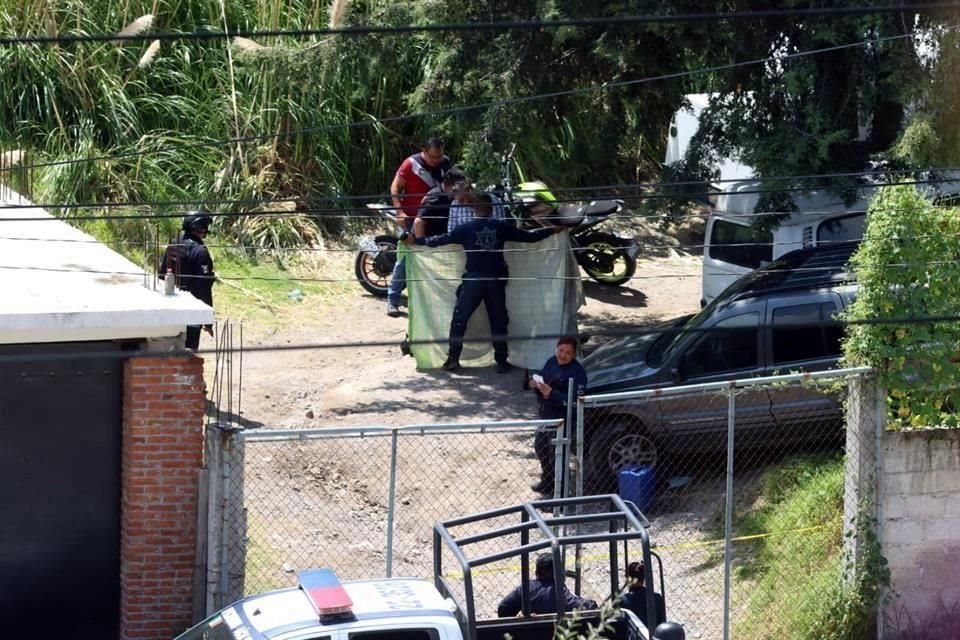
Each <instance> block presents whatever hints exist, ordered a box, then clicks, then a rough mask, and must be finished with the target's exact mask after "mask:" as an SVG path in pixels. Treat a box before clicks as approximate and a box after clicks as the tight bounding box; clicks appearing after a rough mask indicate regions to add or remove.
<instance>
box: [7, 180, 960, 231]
mask: <svg viewBox="0 0 960 640" xmlns="http://www.w3.org/2000/svg"><path fill="white" fill-rule="evenodd" d="M944 182H950V183H953V182H960V181H958V180H937V179H930V180H901V181H897V182H886V183H878V184H871V185H863V186H861V187H860V188H869V189H875V190H879V189H881V188H883V187H896V186H921V185H935V184H942V183H944ZM664 184H667V185H669V183H664ZM603 188H604V187H593V188H591V187H581V188H579V189H580V190H582V191H590V190H592V189H603ZM957 189H958V192H957V193H952V192H951V193H945V194H943V195H945V196H946V197H948V198H960V185H958V186H957ZM818 190H828V189H827V188H825V187H785V188H779V189H744V190H740V191H730V192H723V193H724V194H726V195H731V196H739V195H755V194H766V193H786V192H802V191H818ZM716 193H717V192H705V193H703V194H700V195H703V196H712V195H715V194H716ZM693 195H694V194H676V195H672V194H655V193H650V194H618V195H617V196H616V198H611V199H616V200H620V201H622V202H623V203H625V204H627V203H631V202H643V201H646V200H655V199H663V198H667V199H674V198H679V199H687V198H692V196H693ZM359 197H361V198H368V197H372V196H359ZM317 199H329V200H336V199H339V198H338V197H325V198H317ZM590 199H595V198H586V200H590ZM555 201H556V203H557V204H581V203H583V202H584V199H583V198H578V199H569V200H568V199H563V198H556V199H555ZM211 202H213V201H211ZM222 202H230V201H222ZM234 202H249V203H252V204H260V205H265V204H279V203H291V204H296V203H302V202H303V199H298V198H292V199H291V198H284V199H279V200H259V201H234ZM190 204H193V205H195V203H190ZM168 205H171V203H169V202H163V201H143V202H139V203H138V202H120V203H104V204H91V203H61V204H57V203H44V204H31V205H28V204H10V205H6V204H4V205H2V207H0V208H3V209H9V210H26V211H29V210H32V209H44V210H46V209H61V210H67V211H76V210H84V209H122V208H129V209H135V210H138V211H141V213H136V214H97V215H92V216H63V217H60V216H0V222H2V221H9V222H31V221H37V222H42V221H53V220H57V221H64V220H66V221H69V220H162V219H177V218H181V217H183V215H184V213H183V211H179V212H168V211H165V210H162V209H152V207H156V206H164V207H166V206H168ZM500 205H502V206H504V207H508V208H509V207H510V206H511V203H510V202H506V201H503V202H500ZM453 206H456V205H453V204H451V205H450V207H453ZM939 206H945V207H951V206H953V205H952V204H951V203H949V202H948V203H947V204H944V205H939ZM145 207H151V209H149V210H148V212H143V209H144V208H145ZM388 208H389V209H392V208H393V207H392V206H390V207H388ZM344 211H357V212H361V213H344ZM843 212H847V213H864V212H865V210H860V209H845V210H837V209H823V210H796V211H787V210H782V211H754V212H750V213H739V212H731V213H729V215H741V216H744V217H761V216H783V215H790V214H810V215H815V214H830V213H843ZM204 215H208V216H210V217H211V218H224V219H235V218H248V217H270V218H289V217H302V216H311V215H312V216H317V217H322V218H325V219H343V220H352V219H369V218H377V217H380V215H381V214H379V213H378V211H377V210H374V209H370V208H369V207H358V206H351V207H345V208H344V207H310V206H307V207H302V208H300V209H298V210H296V211H274V210H258V209H254V210H249V211H230V212H215V211H204ZM653 216H658V217H666V218H672V219H676V218H683V217H688V216H692V217H700V215H699V214H696V213H681V214H672V213H670V214H652V215H651V214H641V213H621V214H617V215H613V216H610V217H611V218H628V219H629V218H634V217H653Z"/></svg>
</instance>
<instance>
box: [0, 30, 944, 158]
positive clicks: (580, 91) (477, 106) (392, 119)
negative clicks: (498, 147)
mask: <svg viewBox="0 0 960 640" xmlns="http://www.w3.org/2000/svg"><path fill="white" fill-rule="evenodd" d="M958 28H960V25H952V26H948V27H944V28H943V29H941V31H944V32H945V31H953V30H956V29H958ZM917 35H918V34H917V33H916V32H910V33H905V34H897V35H893V36H883V37H879V38H868V39H866V40H860V41H857V42H853V43H848V44H840V45H833V46H829V47H821V48H819V49H810V50H807V51H798V52H794V53H785V54H779V55H776V56H769V57H766V58H756V59H753V60H745V61H743V62H731V63H727V64H720V65H715V66H712V67H704V68H701V69H693V70H689V71H677V72H674V73H666V74H661V75H658V76H648V77H646V78H639V79H636V80H618V81H614V82H604V83H602V84H599V85H591V86H588V87H580V88H577V89H567V90H564V91H553V92H549V93H541V94H534V95H530V96H522V97H517V98H504V99H502V100H491V101H488V102H480V103H474V104H470V105H464V106H459V107H447V108H444V109H435V110H433V111H420V112H417V113H410V114H406V115H402V116H389V117H385V118H368V119H365V120H355V121H353V122H346V123H337V124H330V125H318V126H313V127H304V128H301V129H294V130H290V131H284V132H278V133H265V134H257V135H250V136H241V137H237V138H231V139H224V140H215V141H210V142H195V143H189V144H184V145H180V146H178V147H177V149H180V150H185V149H195V148H210V147H220V146H227V145H234V144H238V143H244V142H262V141H265V140H274V139H279V138H286V137H291V136H297V135H304V134H311V133H319V132H321V131H333V130H339V129H349V128H360V127H369V126H374V125H377V126H382V125H384V124H393V123H397V122H405V121H408V120H415V119H420V118H428V117H435V116H447V115H457V114H462V113H468V112H470V111H478V110H481V109H490V108H492V107H508V106H512V105H518V104H526V103H529V102H536V101H538V100H547V99H552V98H561V97H567V96H577V95H584V94H588V93H593V92H596V91H606V90H608V89H616V88H622V87H630V86H639V85H643V84H651V83H654V82H660V81H663V80H677V79H680V78H688V77H693V76H699V75H705V74H710V73H717V72H720V71H728V70H731V69H737V68H740V67H746V66H755V65H759V64H766V63H769V62H778V63H782V62H783V61H786V60H792V59H796V58H801V57H805V56H811V55H818V54H821V53H830V52H832V51H841V50H844V49H851V48H856V47H862V46H867V45H876V44H878V43H881V42H891V41H894V40H902V39H904V38H915V37H917ZM160 151H162V149H150V150H146V149H142V150H138V151H124V152H121V153H116V154H113V155H108V156H91V157H88V158H77V159H73V160H55V161H50V162H44V163H36V164H32V165H25V166H24V165H20V169H21V170H23V169H39V168H45V167H56V166H64V165H70V164H76V163H82V162H101V161H111V160H119V159H121V158H133V157H140V156H144V155H148V154H151V153H160ZM10 170H12V169H10V168H0V173H2V172H3V171H10Z"/></svg>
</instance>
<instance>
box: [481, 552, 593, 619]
mask: <svg viewBox="0 0 960 640" xmlns="http://www.w3.org/2000/svg"><path fill="white" fill-rule="evenodd" d="M561 575H563V574H562V572H561ZM560 587H561V588H562V589H563V602H564V607H565V610H566V611H573V610H574V609H596V608H597V603H596V602H594V601H593V600H589V599H587V598H581V597H580V596H578V595H577V594H575V593H571V592H570V591H569V590H568V589H567V587H566V585H564V584H563V582H562V581H561V583H560ZM522 588H523V587H522V586H519V587H517V588H516V589H514V590H513V591H511V592H510V593H508V594H507V596H506V597H505V598H504V599H503V600H501V601H500V605H499V606H498V607H497V616H498V617H500V618H509V617H511V616H515V615H517V614H518V613H520V611H521V598H520V596H521V591H520V590H521V589H522ZM555 589H556V584H555V583H554V579H553V554H550V553H542V554H540V555H539V556H538V557H537V568H536V579H535V580H531V581H530V593H529V594H528V595H529V602H530V613H556V612H557V599H556V595H555Z"/></svg>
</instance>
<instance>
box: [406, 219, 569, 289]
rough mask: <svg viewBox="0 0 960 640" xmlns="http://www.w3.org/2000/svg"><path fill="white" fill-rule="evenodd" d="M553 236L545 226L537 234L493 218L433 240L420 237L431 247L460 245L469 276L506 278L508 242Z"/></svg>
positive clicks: (470, 224) (419, 241)
mask: <svg viewBox="0 0 960 640" xmlns="http://www.w3.org/2000/svg"><path fill="white" fill-rule="evenodd" d="M552 233H553V229H551V228H549V227H544V228H543V229H537V230H535V231H526V230H524V229H518V228H516V227H515V226H513V224H512V223H510V222H507V221H506V220H495V219H492V218H474V219H473V220H471V221H470V222H465V223H464V224H462V225H460V226H458V227H457V228H455V229H454V230H453V231H450V232H449V233H444V234H442V235H439V236H430V237H429V238H417V240H416V243H417V244H425V245H427V246H428V247H441V246H443V245H445V244H459V245H461V246H462V247H463V248H464V249H465V250H466V252H467V266H466V269H465V271H466V273H467V274H470V275H476V276H489V277H498V278H499V277H504V276H506V275H507V263H506V261H505V260H504V259H503V245H504V243H506V242H507V241H508V240H512V241H514V242H537V241H538V240H543V239H544V238H546V237H548V236H549V235H550V234H552Z"/></svg>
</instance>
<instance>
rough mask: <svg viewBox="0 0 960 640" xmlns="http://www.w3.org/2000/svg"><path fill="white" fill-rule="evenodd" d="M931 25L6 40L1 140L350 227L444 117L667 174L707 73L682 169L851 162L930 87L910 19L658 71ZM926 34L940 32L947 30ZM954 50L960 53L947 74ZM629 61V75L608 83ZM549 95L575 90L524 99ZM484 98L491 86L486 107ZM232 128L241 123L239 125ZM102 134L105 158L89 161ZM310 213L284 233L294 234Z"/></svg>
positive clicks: (650, 4)
mask: <svg viewBox="0 0 960 640" xmlns="http://www.w3.org/2000/svg"><path fill="white" fill-rule="evenodd" d="M819 4H821V5H826V6H841V5H842V4H844V3H842V2H840V1H839V0H835V1H833V2H828V1H826V0H824V1H822V2H820V3H819ZM806 5H807V3H801V2H799V0H764V1H760V0H712V1H711V2H709V3H706V4H704V3H703V2H700V1H694V0H678V1H677V2H671V3H664V2H662V1H661V0H640V1H638V2H623V1H615V2H606V3H601V4H597V3H591V2H587V1H586V0H517V1H515V2H507V1H506V0H463V1H462V2H459V3H444V2H440V1H439V0H419V1H418V2H408V1H407V0H308V1H307V2H292V1H291V0H236V1H235V2H230V3H219V2H185V1H183V0H173V1H171V2H165V3H156V2H153V1H151V2H147V1H145V0H140V1H139V2H137V1H132V2H127V3H120V4H118V3H111V2H108V1H107V0H90V1H86V2H80V1H79V0H68V1H66V2H59V3H49V2H46V1H45V0H26V1H23V2H13V0H0V31H2V32H3V33H6V34H30V33H38V32H46V33H47V34H50V35H58V34H62V35H69V34H84V33H98V34H99V33H111V32H116V31H119V30H120V29H121V28H122V27H123V26H124V25H126V24H128V23H129V22H131V21H132V20H134V19H135V18H137V17H138V16H142V15H144V14H148V13H149V14H156V17H155V19H154V20H153V25H152V28H153V29H155V30H159V31H168V32H169V31H173V32H176V31H183V32H192V31H197V30H222V29H224V28H229V29H235V30H262V29H270V30H279V29H286V30H296V29H312V28H318V27H327V26H334V27H349V26H363V25H370V26H399V25H404V26H405V25H411V24H428V23H429V24H434V23H438V22H489V21H511V20H516V21H522V20H531V19H537V18H539V19H560V18H574V19H575V18H580V17H603V16H624V15H636V14H655V13H687V12H694V13H700V12H705V11H734V10H737V11H749V10H758V9H767V8H789V7H793V6H800V7H803V6H806ZM917 20H919V23H918V22H917ZM935 23H936V17H934V16H926V15H922V16H919V18H916V17H915V16H914V14H911V13H904V14H884V15H882V16H879V15H878V16H864V17H836V16H831V17H819V18H803V19H796V18H790V19H786V18H784V19H776V20H770V19H766V20H760V19H757V20H747V21H735V22H722V21H712V22H709V21H699V22H687V23H684V22H680V23H662V24H645V25H630V26H628V25H618V26H609V25H608V26H578V27H573V26H571V27H564V28H538V29H531V28H522V29H510V30H498V31H491V30H485V29H478V30H473V31H469V30H468V31H455V32H442V31H432V32H418V33H401V34H371V35H353V36H349V37H343V36H336V37H334V36H331V37H318V38H313V39H303V38H293V37H273V38H269V39H264V41H263V42H250V41H238V42H226V41H224V40H219V39H210V40H181V41H166V40H164V41H162V42H161V41H158V42H157V43H153V44H151V43H149V42H143V43H141V42H130V41H127V42H122V43H94V42H86V43H84V42H78V43H70V44H62V45H50V44H33V45H19V46H7V47H3V48H2V49H0V68H2V69H3V70H4V73H3V74H2V75H0V90H2V92H3V94H4V95H5V96H7V98H8V99H7V100H4V101H3V102H2V103H0V143H2V145H3V146H4V149H3V150H6V149H11V148H17V149H23V150H25V151H26V153H27V156H26V162H27V163H28V164H34V163H40V164H43V165H46V166H44V168H42V169H40V170H37V171H36V172H34V173H33V174H32V175H33V178H34V194H35V195H36V196H37V199H39V200H43V201H46V202H77V203H101V202H117V201H124V202H137V201H140V202H152V201H158V202H161V203H163V202H168V201H172V202H183V201H208V200H209V201H220V202H225V203H228V204H225V205H224V206H223V207H222V208H224V209H226V210H229V211H249V210H250V209H251V205H248V204H244V202H243V201H250V200H255V199H267V200H277V199H283V200H285V201H288V202H293V203H294V205H295V207H294V208H295V211H297V212H299V213H303V214H305V215H307V216H310V217H312V218H313V219H314V220H315V222H317V223H318V224H320V225H322V226H323V227H324V228H325V229H326V230H327V231H330V232H339V231H341V230H343V227H344V221H343V220H344V218H343V216H342V215H341V214H342V213H344V212H356V211H357V208H356V205H357V203H356V202H355V201H349V202H348V201H345V200H344V199H343V196H361V195H363V196H371V197H372V196H375V195H378V194H379V195H380V196H382V194H384V193H385V191H386V189H387V185H388V184H389V182H390V179H391V177H392V173H393V170H394V168H395V167H396V166H397V165H398V164H399V162H400V161H401V159H402V158H403V157H404V156H405V155H407V154H409V153H411V152H412V151H413V150H414V149H416V147H417V145H418V143H419V142H421V141H422V140H424V139H425V138H426V137H428V136H430V135H434V134H440V135H443V136H445V137H446V138H447V139H448V142H449V144H448V150H449V152H450V153H451V155H452V156H453V157H454V159H455V160H457V161H459V162H461V163H462V164H464V165H465V166H466V168H467V170H468V171H469V173H470V174H471V175H472V176H473V177H474V178H475V179H476V180H477V181H479V182H481V183H489V182H493V181H494V180H496V179H497V177H498V176H497V156H498V154H499V153H500V152H502V151H503V150H504V149H505V148H507V145H508V144H509V143H511V142H517V143H518V144H519V151H518V160H519V163H518V164H519V167H520V168H521V170H522V172H523V175H524V176H525V177H527V178H534V177H536V178H541V179H544V180H546V181H548V183H550V184H551V185H554V186H558V187H560V186H562V187H574V188H575V187H584V188H586V187H595V186H597V185H604V184H607V185H610V184H622V183H626V184H631V183H636V182H638V181H644V180H649V179H656V178H657V177H659V176H658V171H659V162H658V160H659V159H660V158H662V155H663V146H664V143H665V140H666V137H667V130H668V126H669V121H670V116H671V115H672V113H673V111H674V110H675V109H676V108H677V107H678V106H679V105H680V103H681V101H682V96H683V95H684V94H686V93H689V92H691V91H714V92H717V93H718V94H719V95H718V99H717V101H716V102H715V104H714V105H713V107H712V108H711V110H710V111H709V113H708V114H707V116H706V117H705V120H704V127H703V135H702V137H701V139H700V140H699V141H698V143H697V144H695V145H694V147H695V149H696V153H694V154H693V155H692V156H691V161H690V163H689V166H688V167H686V168H685V169H686V171H685V174H691V175H692V174H696V175H702V174H703V170H704V166H705V165H708V164H709V160H710V159H711V158H716V157H717V156H718V155H722V154H727V153H729V152H731V151H732V150H734V149H739V150H740V152H741V153H742V154H743V159H744V160H745V161H747V162H748V163H749V164H751V165H753V166H755V167H756V168H757V169H758V171H759V172H760V173H761V175H774V174H785V173H818V172H822V171H826V170H829V171H842V170H844V169H846V168H855V167H856V168H859V167H861V166H862V165H863V162H865V161H866V159H867V158H869V157H871V154H874V153H880V152H883V151H884V150H886V149H888V148H889V147H890V145H891V144H893V141H894V139H895V138H896V136H897V135H898V134H899V133H900V129H899V127H900V121H901V119H902V115H903V113H904V106H905V105H906V104H908V102H909V101H910V100H913V99H914V97H916V96H917V95H921V96H927V97H931V98H932V97H933V96H932V93H933V92H932V91H931V90H930V87H929V85H928V84H927V80H926V79H927V78H929V77H930V76H929V74H928V75H924V74H923V73H921V71H930V70H931V68H932V67H930V65H929V64H928V65H927V66H922V65H920V62H919V61H918V58H917V55H916V50H915V49H914V48H913V46H912V45H911V44H910V41H909V40H898V41H895V42H890V43H887V42H884V43H879V42H875V43H874V44H867V45H864V46H863V47H860V48H856V49H849V50H843V51H837V52H831V53H825V54H823V55H818V56H813V57H809V58H797V59H791V60H785V61H782V62H781V63H779V64H776V65H768V66H766V67H759V66H757V65H754V66H750V67H743V68H738V69H735V70H730V71H727V72H715V73H712V74H707V75H704V74H701V73H696V74H694V75H691V76H686V77H673V78H672V79H669V80H661V81H656V82H652V81H651V82H646V81H643V82H641V80H644V79H648V78H655V77H658V76H676V74H678V73H680V74H682V72H684V71H699V70H700V69H703V68H704V67H709V66H711V65H716V64H718V63H728V62H738V61H744V60H749V59H754V58H759V57H765V56H768V55H770V54H771V53H776V52H790V51H801V50H807V49H810V48H817V47H823V46H830V45H834V44H842V43H846V42H850V41H856V40H858V39H863V38H865V37H868V36H871V35H876V36H878V37H883V36H887V35H891V34H897V33H904V32H907V31H910V30H911V29H913V28H915V26H916V24H920V25H921V26H922V25H933V24H935ZM147 33H149V30H147ZM930 33H931V37H932V38H934V40H936V39H937V38H939V37H941V36H943V34H939V35H938V34H937V33H936V32H930ZM944 37H945V36H944ZM956 48H957V46H956V43H955V42H953V41H948V40H945V41H944V44H943V45H942V50H943V52H944V56H943V59H944V60H945V61H952V60H955V56H953V54H952V52H954V50H955V49H956ZM948 53H949V54H951V55H947V54H948ZM945 65H946V63H945ZM950 68H951V67H949V66H948V65H947V66H942V67H941V68H940V71H939V73H941V74H943V73H945V72H946V71H949V69H950ZM620 82H627V83H628V84H626V85H624V86H616V87H611V86H609V85H610V84H611V83H620ZM542 94H556V95H550V96H549V97H547V98H541V99H537V100H532V101H527V100H525V99H526V98H528V97H530V96H535V95H542ZM928 102H929V108H928V109H927V110H926V112H925V114H926V117H927V119H928V121H929V122H931V123H934V124H933V127H934V131H935V132H936V134H937V135H938V136H940V139H941V140H942V146H943V147H944V148H954V147H955V146H956V145H955V142H954V140H953V137H952V136H953V134H950V133H949V132H945V131H943V129H942V124H943V123H944V122H946V121H949V119H950V118H951V117H953V115H954V114H953V112H952V111H950V108H951V107H950V106H949V105H947V104H944V103H941V104H939V106H937V105H935V104H934V101H932V100H930V101H928ZM928 102H924V105H927V104H928ZM487 103H493V105H492V106H484V107H477V108H475V107H474V106H473V105H478V104H487ZM459 107H463V109H458V110H457V111H456V112H455V113H444V112H443V111H444V110H448V109H452V108H453V109H456V108H459ZM437 112H440V113H437ZM864 123H867V124H869V125H870V127H869V129H870V135H869V136H867V137H866V138H864V139H863V140H860V139H858V137H857V131H858V128H859V126H860V125H861V124H864ZM914 133H915V134H917V135H911V136H905V137H904V138H903V140H902V143H901V144H900V145H899V146H898V148H899V149H901V151H902V153H901V156H900V157H902V158H904V159H906V161H916V158H917V157H918V156H917V153H916V152H917V151H918V150H920V149H921V148H925V147H926V146H928V145H927V144H926V143H925V142H923V141H924V140H928V139H929V137H923V136H921V135H919V134H923V133H925V131H924V130H920V129H916V130H915V131H914ZM231 138H237V139H239V140H240V142H235V143H225V142H224V141H227V140H229V139H231ZM917 141H920V142H917ZM101 156H109V157H110V158H109V159H108V160H98V161H88V159H89V158H93V157H101ZM685 174H684V172H681V175H685ZM636 191H637V195H643V194H642V193H640V190H639V189H636ZM619 192H620V194H621V195H629V192H630V190H629V189H620V191H619ZM593 193H596V190H595V189H594V190H593ZM644 193H645V192H644ZM165 208H166V207H164V206H163V205H162V204H161V205H160V206H155V207H150V208H149V210H151V211H153V210H164V209H165ZM361 210H362V209H361ZM328 213H332V214H333V215H327V214H328ZM263 224H264V225H266V224H267V223H263ZM270 224H276V225H281V224H284V219H283V218H279V217H278V218H275V219H273V221H272V222H271V223H270ZM237 231H238V232H239V230H237ZM294 231H295V230H293V229H286V230H273V231H271V233H269V234H267V236H268V237H284V238H290V237H293V236H292V235H291V233H293V232H294ZM307 231H310V229H307Z"/></svg>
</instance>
